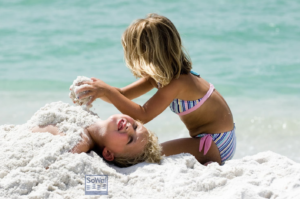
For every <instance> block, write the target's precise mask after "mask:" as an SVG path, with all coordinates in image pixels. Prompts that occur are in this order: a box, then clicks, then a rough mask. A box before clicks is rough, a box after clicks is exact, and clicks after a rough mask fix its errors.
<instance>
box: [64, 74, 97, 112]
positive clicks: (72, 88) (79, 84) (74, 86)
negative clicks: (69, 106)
mask: <svg viewBox="0 0 300 199" xmlns="http://www.w3.org/2000/svg"><path fill="white" fill-rule="evenodd" d="M83 82H92V80H91V79H90V78H88V77H84V76H77V78H76V79H75V80H74V81H73V84H72V85H71V86H70V91H71V92H70V93H69V97H70V98H71V100H73V102H74V103H75V104H76V105H79V106H84V105H85V106H86V110H89V109H90V108H91V107H92V104H91V105H89V106H87V105H86V104H87V103H88V102H89V101H90V99H91V97H86V98H82V99H78V97H79V96H80V95H82V94H85V93H86V92H88V91H85V92H81V93H78V94H76V91H77V90H78V89H80V88H83V87H85V86H87V85H88V84H84V83H83Z"/></svg>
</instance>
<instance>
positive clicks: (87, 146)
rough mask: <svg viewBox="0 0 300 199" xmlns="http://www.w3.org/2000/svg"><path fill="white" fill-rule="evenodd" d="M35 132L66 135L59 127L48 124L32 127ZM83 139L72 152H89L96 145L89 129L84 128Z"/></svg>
mask: <svg viewBox="0 0 300 199" xmlns="http://www.w3.org/2000/svg"><path fill="white" fill-rule="evenodd" d="M31 131H32V132H33V133H38V132H39V133H46V132H48V133H51V134H52V135H60V136H64V135H65V134H64V133H62V132H60V131H59V129H58V128H57V127H56V126H55V125H47V126H36V127H34V128H32V129H31ZM81 137H82V140H81V141H80V142H79V143H77V145H76V146H74V147H73V149H71V152H72V153H83V152H88V151H90V150H91V149H92V148H93V147H94V143H93V141H92V139H91V137H90V135H89V134H88V132H87V130H86V129H84V132H83V133H82V134H81Z"/></svg>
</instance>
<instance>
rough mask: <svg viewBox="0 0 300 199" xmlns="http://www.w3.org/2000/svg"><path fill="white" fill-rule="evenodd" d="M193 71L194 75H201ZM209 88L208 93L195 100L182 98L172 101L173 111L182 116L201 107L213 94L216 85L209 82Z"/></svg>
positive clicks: (171, 107)
mask: <svg viewBox="0 0 300 199" xmlns="http://www.w3.org/2000/svg"><path fill="white" fill-rule="evenodd" d="M191 73H192V74H193V75H196V76H199V77H200V75H198V74H197V73H195V72H193V71H191ZM209 85H210V87H209V90H208V91H207V93H206V94H205V95H204V96H203V97H202V98H200V99H197V100H193V101H186V100H181V99H174V100H173V102H171V104H170V109H171V111H173V112H174V113H176V114H178V115H180V116H182V115H186V114H188V113H191V112H193V111H194V110H196V109H197V108H199V107H200V106H201V105H202V104H203V103H204V102H205V101H206V100H207V99H208V98H209V97H210V95H211V94H212V92H213V91H214V89H215V88H214V86H213V85H212V84H209Z"/></svg>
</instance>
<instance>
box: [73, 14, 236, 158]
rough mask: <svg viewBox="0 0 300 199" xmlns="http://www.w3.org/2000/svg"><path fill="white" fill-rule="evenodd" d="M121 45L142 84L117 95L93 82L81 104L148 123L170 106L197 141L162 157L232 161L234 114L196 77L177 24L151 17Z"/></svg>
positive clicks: (166, 149) (169, 145)
mask: <svg viewBox="0 0 300 199" xmlns="http://www.w3.org/2000/svg"><path fill="white" fill-rule="evenodd" d="M122 44H123V48H124V55H125V61H126V64H127V66H128V67H129V68H130V70H131V71H132V73H133V74H134V75H135V76H136V77H139V78H140V79H139V80H137V81H136V82H134V83H132V84H130V85H128V86H126V87H124V88H122V89H118V88H114V87H112V86H109V85H107V84H105V83H104V82H103V81H101V80H99V79H95V78H92V80H93V82H86V84H88V85H87V86H85V87H83V88H81V89H79V90H77V94H79V93H82V92H86V93H85V94H83V95H81V96H80V98H86V97H90V98H91V100H90V102H89V104H91V103H92V102H93V101H94V100H95V99H96V98H102V99H104V100H105V101H107V102H110V103H112V104H114V106H115V107H116V108H118V109H119V110H120V111H121V112H122V113H124V114H127V115H129V116H131V117H133V118H134V119H137V120H140V121H141V122H143V123H147V122H149V121H150V120H152V119H153V118H155V117H156V116H157V115H159V114H160V113H162V112H163V111H164V110H165V109H166V108H167V107H168V106H169V107H170V109H171V111H173V112H174V113H176V114H178V115H179V116H180V119H181V120H182V121H183V123H184V124H185V126H186V127H187V129H188V130H189V134H190V136H191V137H192V138H182V139H177V140H172V141H168V142H165V143H163V144H162V148H163V154H165V155H167V156H168V155H173V154H178V153H182V152H187V153H190V154H192V155H194V156H195V157H196V159H197V160H198V161H199V162H200V163H202V164H205V163H207V162H211V161H213V162H218V163H219V164H224V162H225V161H227V160H230V159H231V158H232V157H233V155H234V152H235V148H236V138H235V127H234V123H233V117H232V113H231V111H230V108H229V107H228V105H227V103H226V101H225V100H224V98H223V97H222V95H221V94H220V93H219V92H218V91H217V90H216V89H215V88H214V86H213V85H212V84H210V83H208V82H207V81H206V80H205V79H203V78H202V77H200V75H199V74H197V73H195V72H193V71H191V69H192V63H191V61H190V59H189V57H188V56H187V55H186V54H185V53H184V51H183V46H182V43H181V38H180V35H179V33H178V31H177V29H176V28H175V26H174V25H173V23H172V22H171V21H170V20H169V19H168V18H166V17H164V16H160V15H157V14H149V15H148V16H147V17H146V18H145V19H139V20H137V21H135V22H134V23H133V24H131V25H130V26H129V27H128V28H127V29H126V30H125V32H124V33H123V36H122ZM121 75H122V74H120V76H121ZM153 88H157V89H158V91H157V92H156V94H155V95H154V96H153V97H152V98H150V99H149V100H148V101H147V102H146V103H145V104H144V105H143V106H140V105H138V104H136V103H134V102H133V101H131V100H132V99H134V98H137V97H139V96H141V95H143V94H145V93H146V92H148V91H150V90H151V89H153ZM199 140H200V144H199ZM199 152H200V153H199Z"/></svg>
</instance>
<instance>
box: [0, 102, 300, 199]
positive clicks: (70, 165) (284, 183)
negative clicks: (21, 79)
mask: <svg viewBox="0 0 300 199" xmlns="http://www.w3.org/2000/svg"><path fill="white" fill-rule="evenodd" d="M54 115H55V117H54ZM82 118H85V119H84V120H83V119H82ZM94 119H98V117H97V116H94V115H91V114H89V113H88V112H87V111H84V110H83V109H82V108H81V107H78V106H77V107H74V106H70V105H67V104H64V103H62V102H56V103H52V104H48V105H46V106H45V107H43V108H41V109H40V110H39V111H38V112H37V113H36V114H35V115H34V116H33V117H32V118H31V119H30V120H29V121H28V122H27V123H26V124H23V125H3V126H0V146H1V147H0V158H1V161H0V197H3V198H98V196H85V195H84V194H85V192H84V189H85V175H108V187H109V189H108V193H109V197H114V198H180V199H181V198H228V199H234V198H249V199H250V198H251V199H255V198H257V199H258V198H260V199H261V198H297V197H298V196H299V195H300V164H299V163H296V162H294V161H292V160H290V159H288V158H286V157H284V156H281V155H279V154H275V153H273V152H270V151H268V152H263V153H259V154H257V155H254V156H248V157H245V158H243V159H239V160H231V161H228V162H227V163H226V164H225V165H224V166H219V165H218V164H216V163H213V164H210V165H208V166H207V167H205V166H202V165H201V164H199V163H198V162H197V161H196V160H195V158H194V157H193V156H191V155H189V154H179V155H175V156H170V157H167V158H164V159H163V161H162V162H161V164H160V165H158V164H150V163H140V164H137V165H135V166H132V167H128V168H118V167H115V166H113V165H108V164H107V163H106V162H104V161H103V160H102V158H100V157H99V156H98V155H97V154H96V153H94V152H91V153H81V154H72V153H69V152H68V151H69V150H70V149H71V148H72V147H73V146H75V144H76V143H77V142H78V141H79V140H80V132H81V130H80V129H82V128H83V127H84V126H86V125H89V124H90V123H91V122H93V120H94ZM45 123H46V124H49V123H57V125H58V126H59V128H60V129H62V130H63V131H64V133H65V134H66V136H53V135H51V134H49V133H31V132H30V130H29V128H30V127H31V126H33V125H37V124H45ZM46 167H49V169H45V168H46Z"/></svg>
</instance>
